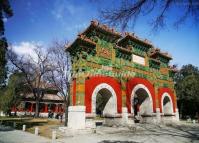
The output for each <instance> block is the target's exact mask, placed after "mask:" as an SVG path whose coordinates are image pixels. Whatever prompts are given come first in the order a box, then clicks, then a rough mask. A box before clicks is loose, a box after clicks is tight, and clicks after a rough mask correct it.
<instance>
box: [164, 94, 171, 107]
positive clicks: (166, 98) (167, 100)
mask: <svg viewBox="0 0 199 143" xmlns="http://www.w3.org/2000/svg"><path fill="white" fill-rule="evenodd" d="M168 102H170V99H169V97H168V96H166V97H164V100H163V106H165V105H166V104H167V103H168Z"/></svg>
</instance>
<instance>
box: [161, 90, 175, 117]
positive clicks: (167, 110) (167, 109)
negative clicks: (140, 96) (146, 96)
mask: <svg viewBox="0 0 199 143" xmlns="http://www.w3.org/2000/svg"><path fill="white" fill-rule="evenodd" d="M161 104H162V105H161V106H162V113H164V115H172V114H173V103H172V99H171V97H170V96H169V94H168V93H164V94H163V95H162V99H161Z"/></svg>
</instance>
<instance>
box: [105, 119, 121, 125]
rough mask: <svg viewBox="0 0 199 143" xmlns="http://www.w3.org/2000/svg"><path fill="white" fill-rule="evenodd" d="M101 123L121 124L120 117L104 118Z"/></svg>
mask: <svg viewBox="0 0 199 143" xmlns="http://www.w3.org/2000/svg"><path fill="white" fill-rule="evenodd" d="M103 125H105V126H109V127H113V126H121V125H122V118H114V117H113V118H111V117H110V118H104V123H103Z"/></svg>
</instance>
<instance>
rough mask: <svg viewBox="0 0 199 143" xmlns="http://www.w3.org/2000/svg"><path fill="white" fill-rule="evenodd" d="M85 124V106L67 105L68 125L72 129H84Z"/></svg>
mask: <svg viewBox="0 0 199 143" xmlns="http://www.w3.org/2000/svg"><path fill="white" fill-rule="evenodd" d="M85 124H86V115H85V106H69V108H68V127H69V128H72V129H84V128H85Z"/></svg>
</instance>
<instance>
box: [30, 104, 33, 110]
mask: <svg viewBox="0 0 199 143" xmlns="http://www.w3.org/2000/svg"><path fill="white" fill-rule="evenodd" d="M30 112H33V103H31V106H30Z"/></svg>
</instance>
